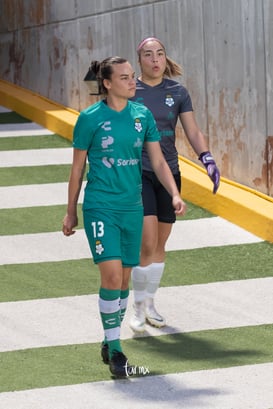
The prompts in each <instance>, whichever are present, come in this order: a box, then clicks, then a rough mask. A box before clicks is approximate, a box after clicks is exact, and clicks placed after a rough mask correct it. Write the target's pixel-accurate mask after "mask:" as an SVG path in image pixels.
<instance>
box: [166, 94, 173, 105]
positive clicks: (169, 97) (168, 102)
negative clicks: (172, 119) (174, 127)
mask: <svg viewBox="0 0 273 409" xmlns="http://www.w3.org/2000/svg"><path fill="white" fill-rule="evenodd" d="M165 104H166V105H168V107H171V106H173V105H174V100H173V97H172V96H171V95H166V99H165Z"/></svg>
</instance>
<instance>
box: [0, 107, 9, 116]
mask: <svg viewBox="0 0 273 409" xmlns="http://www.w3.org/2000/svg"><path fill="white" fill-rule="evenodd" d="M6 112H12V111H11V110H10V109H9V108H6V107H3V106H2V105H0V114H1V113H6Z"/></svg>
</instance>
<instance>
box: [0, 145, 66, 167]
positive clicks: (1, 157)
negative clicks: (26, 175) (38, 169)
mask: <svg viewBox="0 0 273 409" xmlns="http://www.w3.org/2000/svg"><path fill="white" fill-rule="evenodd" d="M72 156H73V150H72V148H58V149H55V148H52V149H26V150H16V151H1V152H0V167H1V168H9V167H18V166H42V165H67V164H71V163H72Z"/></svg>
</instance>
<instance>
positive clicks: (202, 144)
mask: <svg viewBox="0 0 273 409" xmlns="http://www.w3.org/2000/svg"><path fill="white" fill-rule="evenodd" d="M179 118H180V121H181V124H182V126H183V129H184V131H185V135H186V137H187V139H188V141H189V143H190V144H191V146H192V148H193V150H194V151H195V153H196V154H197V155H198V159H199V160H200V161H201V162H202V164H203V165H204V166H205V168H206V170H207V174H208V176H209V177H210V179H211V181H212V183H213V193H214V194H215V193H216V192H217V190H218V188H219V185H220V171H219V169H218V167H217V165H216V162H215V160H214V158H213V156H212V154H211V153H210V151H209V148H208V144H207V141H206V138H205V136H204V134H203V133H202V132H201V130H200V129H199V127H198V125H197V122H196V120H195V116H194V113H193V111H189V112H183V113H181V114H180V115H179Z"/></svg>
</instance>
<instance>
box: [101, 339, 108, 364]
mask: <svg viewBox="0 0 273 409" xmlns="http://www.w3.org/2000/svg"><path fill="white" fill-rule="evenodd" d="M100 354H101V357H102V360H103V363H105V364H106V365H108V364H109V347H108V344H105V343H104V342H103V343H102V344H101V350H100Z"/></svg>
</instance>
